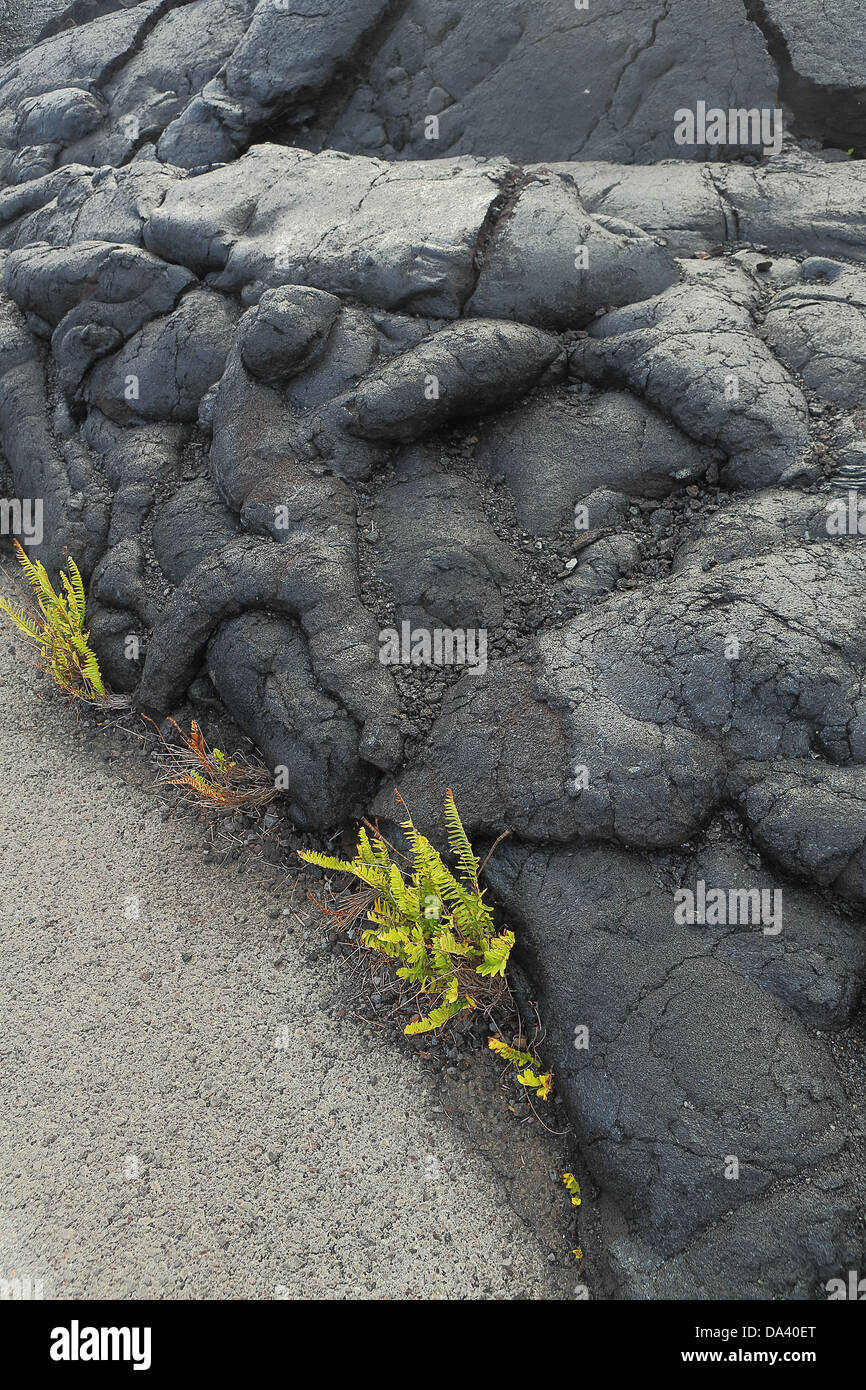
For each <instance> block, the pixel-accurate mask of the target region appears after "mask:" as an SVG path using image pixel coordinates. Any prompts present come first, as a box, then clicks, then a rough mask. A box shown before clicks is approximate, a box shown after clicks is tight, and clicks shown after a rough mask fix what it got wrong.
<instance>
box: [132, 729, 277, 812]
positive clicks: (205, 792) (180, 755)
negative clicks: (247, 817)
mask: <svg viewBox="0 0 866 1390" xmlns="http://www.w3.org/2000/svg"><path fill="white" fill-rule="evenodd" d="M144 717H145V718H146V719H147V718H148V716H147V715H145V716H144ZM148 723H151V724H153V720H152V719H148ZM168 723H169V724H171V725H172V726H173V728H175V729H176V730H177V733H178V735H179V737H180V743H179V745H177V746H174V745H172V744H170V743H169V742H168V741H167V739H166V738H165V737H164V735H163V734H162V732H161V731H160V730H159V729H157V733H158V734H159V737H160V739H161V741H162V751H161V753H160V761H161V764H162V768H163V772H164V773H166V774H169V775H166V776H163V777H161V778H160V783H161V785H162V786H166V787H180V788H182V789H183V790H184V791H185V792H186V793H187V800H188V801H191V802H193V803H194V804H195V805H198V806H204V807H223V808H225V809H240V808H252V807H256V806H265V805H267V803H268V802H269V801H273V799H274V797H275V796H276V795H277V789H276V786H275V785H274V781H273V778H272V777H271V774H270V773H269V772H268V769H267V768H266V767H264V766H263V765H260V764H259V763H251V762H249V761H248V760H247V759H246V758H241V757H236V758H230V757H229V756H228V754H227V753H225V752H224V751H223V750H222V748H211V747H209V745H208V742H207V739H206V738H205V736H204V734H203V733H202V731H201V729H200V728H199V726H198V724H197V723H196V722H195V720H194V719H193V720H192V721H191V723H190V732H189V733H188V734H185V733H184V731H183V729H182V728H181V727H180V725H179V724H178V723H177V721H176V720H174V719H171V718H170V719H169V720H168ZM154 728H156V725H155V724H154Z"/></svg>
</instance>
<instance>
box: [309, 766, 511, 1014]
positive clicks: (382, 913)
mask: <svg viewBox="0 0 866 1390" xmlns="http://www.w3.org/2000/svg"><path fill="white" fill-rule="evenodd" d="M398 798H399V800H400V801H401V802H402V800H403V799H402V797H400V796H399V793H398ZM403 804H404V806H405V803H403ZM445 823H446V828H447V831H448V843H449V845H450V847H451V850H452V852H453V854H454V856H455V858H456V860H457V868H458V872H457V874H456V875H455V874H453V873H452V872H451V870H450V869H449V868H448V867H447V865H446V864H445V863H444V862H443V860H442V856H441V855H440V853H439V851H438V850H437V849H434V847H433V845H431V843H430V841H429V840H428V839H426V837H425V836H424V835H422V834H420V832H419V831H418V830H416V828H415V826H414V825H413V823H412V818H411V816H408V814H407V819H406V820H404V821H403V823H402V824H403V830H404V832H405V835H406V841H407V843H408V846H409V856H408V858H406V864H407V870H406V872H405V873H404V871H403V870H401V869H400V868H399V867H398V865H397V864H395V863H394V862H393V860H392V859H391V848H392V847H391V846H390V845H389V844H388V843H387V841H386V840H385V838H384V836H382V835H381V834H380V833H379V830H378V829H377V828H375V827H372V826H371V827H370V829H371V830H372V832H373V833H372V836H371V835H368V833H367V830H366V828H365V827H364V826H362V827H361V830H360V833H359V836H358V849H357V853H356V856H355V858H354V859H351V860H345V859H335V858H333V857H332V856H331V855H327V854H320V853H319V852H318V851H316V850H304V851H301V852H300V858H301V859H303V860H305V861H306V862H307V863H308V864H315V865H317V866H318V867H319V868H322V869H333V870H335V871H337V872H340V873H347V874H354V875H355V877H356V878H358V879H360V880H361V882H362V883H363V884H366V885H367V888H368V889H369V892H368V893H367V894H366V895H365V899H364V904H363V906H364V909H365V912H366V916H367V919H368V920H369V921H370V922H371V923H372V924H373V926H372V928H371V929H370V930H368V931H365V932H363V933H362V940H363V942H364V945H365V946H369V947H370V948H371V949H372V950H374V951H378V952H379V954H380V955H383V956H386V957H387V958H388V959H389V960H392V961H396V962H398V965H397V974H398V975H399V976H400V978H401V979H403V980H406V981H408V982H410V983H412V984H416V985H417V986H418V988H419V990H420V992H421V993H422V994H426V995H430V996H431V997H433V998H434V999H435V1000H436V1001H437V1002H436V1003H435V1004H434V1007H433V1008H432V1009H431V1010H430V1011H429V1013H428V1014H427V1015H426V1017H424V1018H421V1019H417V1020H415V1021H414V1022H412V1023H410V1024H408V1025H407V1027H406V1029H405V1032H407V1033H428V1032H430V1031H431V1030H432V1029H434V1028H439V1027H441V1026H442V1024H443V1023H447V1022H448V1020H449V1019H451V1018H453V1017H454V1015H455V1014H457V1013H460V1012H461V1011H462V1010H468V1009H474V1008H476V1007H477V1006H478V1005H479V1004H480V1005H481V1006H482V1007H485V1008H487V1009H489V1008H491V1007H493V1006H494V1005H495V1004H496V1003H498V1002H500V1000H501V998H502V997H503V994H504V993H505V992H506V987H505V966H506V964H507V962H508V956H509V953H510V951H511V947H512V946H513V945H514V933H513V932H510V931H505V932H500V933H497V932H495V930H494V927H493V913H492V910H491V909H490V908H489V907H488V906H487V904H486V903H485V902H484V891H483V889H482V888H481V887H480V885H479V882H478V875H479V860H478V859H476V857H475V855H474V854H473V853H472V847H471V845H470V843H469V840H468V838H467V835H466V831H465V830H464V829H463V825H462V823H461V820H460V817H459V815H458V814H457V807H456V806H455V804H454V797H453V795H452V793H451V792H450V791H449V792H448V793H447V794H446V797H445ZM395 853H396V851H395ZM400 857H401V858H403V857H404V856H400Z"/></svg>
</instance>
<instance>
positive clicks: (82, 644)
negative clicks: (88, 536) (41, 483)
mask: <svg viewBox="0 0 866 1390" xmlns="http://www.w3.org/2000/svg"><path fill="white" fill-rule="evenodd" d="M15 551H16V553H17V555H18V560H19V562H20V564H21V568H22V569H23V570H24V573H25V574H26V576H27V580H28V582H29V584H30V587H31V588H32V590H33V593H34V595H35V597H36V604H37V608H38V610H39V611H38V612H27V611H26V610H25V609H23V608H17V607H16V606H15V605H14V604H11V603H8V602H7V600H6V599H3V598H0V611H2V612H4V613H5V614H6V616H7V617H8V618H10V619H11V620H12V622H13V623H14V624H15V626H16V627H17V628H18V630H19V632H22V633H23V634H24V636H25V637H28V638H29V639H30V641H31V642H35V644H36V646H37V647H38V648H39V664H40V666H41V667H42V668H43V670H45V671H47V672H48V674H49V676H50V677H51V679H52V680H53V681H54V683H55V685H57V686H59V688H60V689H61V690H62V691H64V693H65V694H67V695H71V696H72V697H73V698H74V699H77V700H97V699H104V698H105V693H106V692H105V686H104V685H103V682H102V675H101V672H100V670H99V662H98V661H97V659H96V654H95V653H94V652H93V651H92V650H91V648H90V646H89V644H88V637H89V636H90V634H89V633H88V632H85V631H84V620H85V616H86V611H87V609H86V603H85V597H84V582H83V580H82V578H81V574H80V572H79V569H78V566H77V565H76V563H75V561H74V560H73V559H71V558H70V559H68V560H67V562H66V565H67V570H68V573H67V571H66V570H62V571H61V573H60V585H61V588H60V592H59V593H56V592H55V590H54V586H53V585H52V583H51V580H50V579H49V577H48V572H47V570H46V569H45V566H44V565H43V564H42V563H41V561H39V560H36V561H35V562H34V561H32V560H30V559H29V558H28V556H27V553H26V551H25V550H24V548H23V546H22V545H20V544H19V542H18V541H17V540H16V542H15Z"/></svg>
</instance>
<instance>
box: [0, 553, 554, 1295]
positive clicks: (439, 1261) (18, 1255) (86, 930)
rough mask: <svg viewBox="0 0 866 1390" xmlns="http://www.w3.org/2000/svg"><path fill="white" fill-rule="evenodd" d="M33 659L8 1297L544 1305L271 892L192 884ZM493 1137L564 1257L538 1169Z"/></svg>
mask: <svg viewBox="0 0 866 1390" xmlns="http://www.w3.org/2000/svg"><path fill="white" fill-rule="evenodd" d="M3 587H4V590H5V591H6V592H8V589H7V588H6V581H4V586H3ZM27 660H28V654H27V652H26V650H25V648H24V645H23V644H22V643H19V642H18V640H17V637H15V636H13V637H11V638H10V636H9V634H8V633H7V631H6V628H5V626H4V628H3V631H2V640H0V779H2V784H3V787H4V797H3V799H2V803H0V864H2V870H0V874H2V878H0V933H2V959H3V967H2V986H0V994H2V999H0V1010H2V1020H3V1024H2V1032H0V1037H2V1042H0V1073H2V1074H0V1087H2V1092H3V1095H4V1097H5V1099H4V1104H3V1107H2V1123H0V1193H2V1198H0V1201H2V1207H0V1278H3V1279H14V1278H25V1279H26V1278H28V1277H29V1278H30V1279H31V1280H32V1281H33V1283H36V1282H37V1281H42V1285H43V1292H44V1296H45V1297H46V1298H61V1299H62V1298H80V1297H84V1298H90V1299H94V1298H132V1297H144V1298H194V1299H206V1298H226V1297H227V1298H256V1299H259V1298H281V1297H282V1298H289V1297H297V1298H318V1297H324V1298H338V1299H339V1298H348V1299H356V1298H363V1297H373V1298H418V1297H431V1296H434V1297H435V1296H438V1297H443V1298H445V1297H447V1298H475V1297H482V1298H503V1297H504V1298H517V1297H531V1298H543V1297H550V1296H551V1295H553V1296H559V1297H561V1296H562V1293H561V1292H560V1293H559V1294H556V1293H555V1292H554V1291H553V1282H554V1280H555V1279H556V1278H557V1277H559V1278H560V1279H562V1278H563V1277H564V1275H565V1270H566V1262H565V1257H566V1256H567V1250H565V1249H564V1248H563V1249H561V1250H560V1251H559V1252H558V1253H557V1254H556V1256H554V1255H553V1254H552V1253H551V1246H550V1243H547V1244H545V1243H544V1241H540V1240H538V1239H536V1238H535V1236H534V1235H533V1234H532V1233H531V1232H530V1231H529V1230H528V1228H527V1225H526V1222H525V1220H524V1219H523V1217H522V1215H521V1214H519V1213H516V1212H515V1211H514V1210H513V1202H514V1198H513V1195H512V1196H511V1197H510V1198H509V1196H508V1193H507V1190H506V1187H505V1186H504V1184H503V1179H502V1175H501V1174H500V1173H498V1172H497V1170H496V1167H495V1166H494V1164H493V1163H492V1162H491V1161H490V1159H489V1157H481V1156H480V1155H479V1154H478V1153H477V1152H472V1149H473V1147H474V1146H473V1143H472V1142H471V1141H470V1140H469V1139H467V1138H465V1137H464V1136H463V1134H462V1133H461V1132H460V1131H459V1130H458V1129H457V1127H456V1125H455V1123H454V1121H453V1120H448V1119H446V1118H445V1115H444V1113H443V1106H442V1102H441V1097H440V1098H437V1096H436V1095H435V1094H433V1090H434V1088H433V1087H432V1083H431V1080H430V1077H429V1076H427V1075H425V1074H424V1073H423V1072H422V1070H421V1069H420V1067H419V1065H418V1063H417V1062H415V1061H413V1060H412V1059H411V1058H409V1057H407V1056H406V1055H405V1054H404V1053H403V1052H402V1051H400V1050H399V1049H398V1048H397V1047H396V1046H395V1045H394V1044H393V1042H392V1040H390V1039H389V1038H387V1037H386V1036H384V1035H381V1034H377V1035H375V1036H373V1037H371V1036H370V1033H369V1031H368V1032H366V1033H365V1032H364V1030H363V1029H362V1028H361V1026H360V1024H358V1023H356V1022H355V1021H354V1020H353V1019H349V1018H346V1019H344V1020H341V1019H339V1018H337V1017H335V1016H334V1012H333V1010H331V1011H330V1012H328V1011H326V1002H325V1000H326V995H327V992H328V986H329V985H330V986H331V988H333V985H334V978H333V977H334V976H336V975H337V974H338V973H339V967H338V966H337V965H336V963H335V962H333V961H332V960H330V959H328V960H327V961H323V960H321V959H319V960H317V961H316V962H315V963H310V960H309V956H310V954H311V953H310V946H309V940H307V941H305V940H304V931H303V929H302V927H301V926H300V925H298V924H297V922H296V923H295V925H294V926H292V924H291V922H290V919H289V918H287V917H280V918H277V919H275V918H273V917H272V916H270V915H269V914H270V913H272V912H274V911H275V910H276V908H275V904H278V903H279V902H280V899H279V898H278V897H277V896H276V895H275V894H274V893H273V892H272V893H268V892H267V891H266V890H265V887H264V885H262V886H257V884H256V883H255V881H254V880H253V879H252V878H251V877H250V876H249V875H246V876H241V875H240V874H239V872H238V868H237V866H234V867H231V866H222V865H218V864H212V863H202V862H201V841H200V838H199V839H198V841H197V842H195V843H194V841H195V839H196V835H197V833H198V832H197V829H196V828H195V823H194V822H191V821H189V820H186V821H182V822H177V821H174V820H167V821H166V820H164V819H163V818H162V817H163V815H164V814H165V813H164V811H163V810H162V809H161V803H160V802H159V800H158V799H157V798H156V797H155V796H154V795H153V793H152V792H148V791H147V788H146V786H144V785H142V786H141V787H137V786H135V785H132V784H131V783H130V781H129V780H128V770H127V769H125V768H121V769H120V771H118V765H119V764H120V763H122V762H123V761H124V759H123V757H122V755H119V756H118V757H117V758H115V759H114V761H113V762H107V761H106V759H107V758H108V757H109V754H108V753H107V752H106V747H107V743H106V736H105V735H102V734H93V733H89V732H87V731H85V730H84V729H83V727H81V726H77V725H76V720H75V717H74V714H73V713H72V711H70V710H69V709H67V708H66V707H65V706H64V705H63V704H62V703H61V702H60V701H59V700H58V699H56V698H53V697H52V696H51V695H50V693H49V695H48V698H47V699H43V700H41V701H40V699H39V698H38V693H37V692H39V690H40V682H39V681H34V678H33V671H32V669H31V667H30V666H29V665H28V664H27ZM136 756H139V755H136ZM133 761H134V759H133ZM121 772H126V776H124V775H120V773H121ZM191 826H192V827H193V828H192V829H191V828H190V827H191ZM136 905H137V908H138V912H139V916H138V917H137V919H136V917H135V915H134V914H135V910H136ZM127 914H128V915H127ZM322 954H324V953H322ZM484 1062H485V1059H481V1068H482V1070H481V1079H480V1081H479V1082H478V1084H479V1086H483V1084H484V1082H485V1081H486V1080H489V1077H487V1075H486V1072H485V1071H484ZM480 1104H481V1107H482V1108H483V1105H484V1104H485V1101H484V1097H483V1096H482V1097H481V1102H480ZM486 1104H487V1107H488V1110H492V1109H495V1107H494V1106H491V1105H490V1096H489V1091H488V1093H487V1098H486ZM501 1108H503V1107H500V1109H501ZM506 1118H507V1120H508V1121H510V1126H508V1127H506V1129H505V1130H504V1132H503V1139H502V1145H503V1149H505V1147H506V1146H508V1145H509V1144H510V1145H512V1146H513V1152H514V1154H515V1155H519V1158H518V1161H519V1163H520V1166H521V1168H522V1170H523V1172H522V1176H521V1182H520V1184H519V1185H518V1186H519V1188H520V1190H521V1191H522V1192H524V1193H525V1192H527V1191H531V1190H532V1189H531V1184H532V1181H535V1182H536V1184H537V1191H538V1192H540V1193H541V1194H542V1195H543V1194H544V1192H545V1190H546V1192H547V1194H548V1207H554V1208H555V1209H556V1213H557V1216H556V1219H555V1221H554V1229H555V1226H556V1222H557V1221H559V1222H560V1224H561V1230H562V1232H563V1236H562V1239H563V1240H564V1231H565V1224H566V1223H565V1209H566V1207H567V1204H566V1207H564V1206H563V1205H562V1203H561V1202H560V1203H559V1204H558V1205H557V1202H556V1200H555V1199H556V1197H557V1196H559V1195H560V1194H557V1193H556V1189H555V1187H554V1185H553V1184H552V1183H551V1173H550V1171H549V1168H550V1159H549V1156H548V1159H547V1170H546V1171H544V1172H541V1171H540V1170H541V1168H542V1167H543V1165H544V1158H543V1154H544V1146H543V1145H542V1144H541V1142H540V1139H539V1138H538V1137H537V1136H536V1137H535V1138H531V1139H529V1140H528V1141H526V1142H524V1143H523V1144H522V1146H521V1138H522V1136H525V1135H526V1134H527V1131H526V1129H525V1127H521V1126H519V1125H517V1123H516V1122H515V1121H514V1120H513V1118H512V1117H511V1116H507V1117H506ZM494 1127H495V1123H494ZM527 1144H528V1147H527ZM527 1156H528V1157H527ZM545 1184H547V1186H546V1189H545ZM550 1194H553V1198H554V1200H553V1201H551V1199H550ZM509 1200H511V1201H512V1206H509V1205H508V1201H509ZM572 1268H573V1265H572Z"/></svg>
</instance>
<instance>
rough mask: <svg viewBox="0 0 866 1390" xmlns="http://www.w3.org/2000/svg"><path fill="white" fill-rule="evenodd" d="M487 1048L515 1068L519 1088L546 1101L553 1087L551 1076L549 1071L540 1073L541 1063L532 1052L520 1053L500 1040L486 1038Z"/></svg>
mask: <svg viewBox="0 0 866 1390" xmlns="http://www.w3.org/2000/svg"><path fill="white" fill-rule="evenodd" d="M487 1046H488V1047H489V1048H490V1050H491V1052H495V1053H496V1054H497V1055H498V1056H499V1057H502V1058H503V1060H504V1061H506V1062H511V1064H512V1065H513V1066H515V1067H517V1069H518V1070H517V1080H518V1081H519V1082H520V1084H521V1086H526V1087H528V1088H529V1089H530V1090H534V1091H535V1094H536V1095H537V1096H538V1098H539V1100H547V1098H548V1096H549V1095H550V1088H551V1086H552V1085H553V1075H552V1073H551V1072H549V1071H547V1072H542V1071H541V1063H540V1062H539V1060H538V1058H537V1057H536V1056H535V1054H534V1053H533V1052H521V1051H520V1050H519V1049H518V1048H516V1047H509V1045H508V1043H506V1042H503V1041H502V1039H501V1038H488V1039H487ZM521 1068H522V1070H521Z"/></svg>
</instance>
